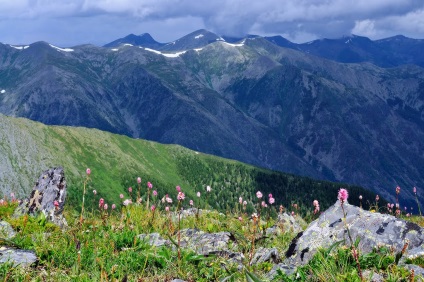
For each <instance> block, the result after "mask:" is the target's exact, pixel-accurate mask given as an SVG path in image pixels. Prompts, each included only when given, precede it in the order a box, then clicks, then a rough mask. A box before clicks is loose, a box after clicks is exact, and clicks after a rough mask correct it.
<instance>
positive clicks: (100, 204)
mask: <svg viewBox="0 0 424 282" xmlns="http://www.w3.org/2000/svg"><path fill="white" fill-rule="evenodd" d="M104 204H105V200H103V198H100V200H99V208H101V207H103V205H104Z"/></svg>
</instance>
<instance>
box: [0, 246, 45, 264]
mask: <svg viewBox="0 0 424 282" xmlns="http://www.w3.org/2000/svg"><path fill="white" fill-rule="evenodd" d="M36 261H37V256H36V255H35V253H34V252H33V251H26V250H19V249H14V248H9V247H0V263H5V262H11V263H12V264H13V265H19V266H29V265H31V264H33V263H34V262H36Z"/></svg>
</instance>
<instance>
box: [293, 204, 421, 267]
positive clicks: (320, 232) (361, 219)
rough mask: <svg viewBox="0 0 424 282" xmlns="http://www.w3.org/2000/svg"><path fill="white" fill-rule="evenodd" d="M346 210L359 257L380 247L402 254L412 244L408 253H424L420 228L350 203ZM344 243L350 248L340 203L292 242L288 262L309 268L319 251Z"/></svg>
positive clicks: (345, 207) (346, 205) (323, 214)
mask: <svg viewBox="0 0 424 282" xmlns="http://www.w3.org/2000/svg"><path fill="white" fill-rule="evenodd" d="M343 206H344V210H345V212H346V215H347V218H346V224H347V225H348V227H349V230H350V234H351V236H352V239H353V240H356V238H359V239H360V241H359V245H358V249H359V252H360V253H362V254H366V253H370V252H371V251H372V250H373V248H375V247H377V246H389V247H391V248H394V250H395V252H397V253H399V252H401V250H402V248H403V247H404V245H405V243H406V242H407V241H409V245H408V249H407V250H414V252H417V253H421V252H422V251H423V246H422V243H423V242H424V232H423V231H424V230H423V228H421V227H420V226H418V225H417V224H414V223H412V222H409V221H404V220H401V219H398V218H396V217H394V216H391V215H387V214H380V213H372V212H369V211H365V210H363V209H361V208H359V207H356V206H352V205H350V204H348V203H345V204H344V205H343ZM341 240H345V245H348V246H350V244H351V242H350V240H349V237H348V233H347V231H346V225H345V223H344V219H343V210H342V207H341V205H340V202H339V201H337V202H336V204H334V205H333V206H332V207H330V208H329V209H328V210H326V211H325V212H324V213H322V214H321V215H320V217H319V218H318V219H317V220H315V221H313V222H312V223H311V224H310V225H309V226H308V228H307V229H306V230H305V231H304V232H301V233H299V234H298V236H296V238H294V239H293V241H292V242H291V245H290V247H289V249H288V250H287V252H286V257H287V258H288V259H287V260H286V261H285V262H286V263H292V264H295V265H298V264H300V265H303V264H306V263H307V262H308V261H309V259H310V258H312V256H313V255H314V254H315V253H316V251H317V249H318V248H328V247H330V246H331V245H332V244H334V243H335V242H338V241H341Z"/></svg>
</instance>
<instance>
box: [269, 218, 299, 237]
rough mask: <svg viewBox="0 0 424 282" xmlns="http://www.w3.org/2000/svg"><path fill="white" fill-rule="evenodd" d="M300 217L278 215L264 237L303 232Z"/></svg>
mask: <svg viewBox="0 0 424 282" xmlns="http://www.w3.org/2000/svg"><path fill="white" fill-rule="evenodd" d="M301 221H303V219H301V218H300V217H298V218H295V217H293V216H292V215H289V214H287V213H282V214H279V215H278V220H277V223H276V224H275V225H273V226H271V227H270V228H267V229H266V235H268V236H269V235H280V234H281V233H284V232H293V233H299V232H301V231H302V230H303V228H302V226H301Z"/></svg>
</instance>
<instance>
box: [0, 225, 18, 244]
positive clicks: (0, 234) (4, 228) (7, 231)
mask: <svg viewBox="0 0 424 282" xmlns="http://www.w3.org/2000/svg"><path fill="white" fill-rule="evenodd" d="M15 235H16V232H15V230H13V228H12V226H11V225H10V224H9V222H6V221H0V238H3V239H6V240H9V239H12V238H13V237H15Z"/></svg>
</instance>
